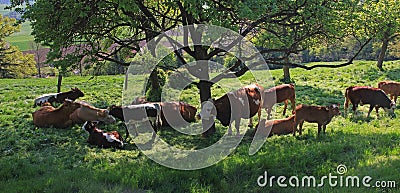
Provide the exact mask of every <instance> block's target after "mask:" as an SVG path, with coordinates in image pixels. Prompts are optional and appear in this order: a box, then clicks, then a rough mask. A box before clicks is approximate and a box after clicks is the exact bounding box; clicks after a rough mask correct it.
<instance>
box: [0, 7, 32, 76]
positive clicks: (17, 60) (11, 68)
mask: <svg viewBox="0 0 400 193" xmlns="http://www.w3.org/2000/svg"><path fill="white" fill-rule="evenodd" d="M20 27H21V26H20V25H16V20H15V19H14V18H8V17H3V16H2V15H0V78H2V77H8V78H19V77H24V76H30V75H32V74H33V73H35V70H32V65H33V67H34V65H35V63H34V60H33V55H29V54H26V55H24V54H22V52H21V51H20V50H19V49H18V48H17V47H15V46H10V45H9V44H8V43H7V42H5V40H4V38H5V37H8V36H10V35H11V34H13V33H14V32H18V31H19V30H20Z"/></svg>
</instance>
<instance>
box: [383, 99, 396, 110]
mask: <svg viewBox="0 0 400 193" xmlns="http://www.w3.org/2000/svg"><path fill="white" fill-rule="evenodd" d="M395 109H396V103H395V102H393V101H391V102H390V105H389V108H383V110H385V111H386V112H389V113H394V110H395Z"/></svg>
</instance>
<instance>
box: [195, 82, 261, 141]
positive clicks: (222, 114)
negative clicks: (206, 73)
mask: <svg viewBox="0 0 400 193" xmlns="http://www.w3.org/2000/svg"><path fill="white" fill-rule="evenodd" d="M260 104H261V92H260V87H259V86H258V85H255V84H253V85H249V86H246V87H243V88H240V89H239V90H236V91H233V92H229V93H227V94H225V95H223V96H222V97H221V98H219V99H217V100H212V99H209V100H208V101H206V102H204V103H203V104H202V108H201V111H200V114H199V116H200V118H201V119H203V120H210V119H215V118H217V119H218V120H219V121H221V124H222V125H223V126H229V129H228V134H229V135H231V134H232V128H231V124H232V122H233V121H235V127H236V135H239V134H240V133H239V126H240V119H241V118H245V119H249V118H251V117H253V116H254V115H255V114H256V113H257V112H258V109H259V108H260Z"/></svg>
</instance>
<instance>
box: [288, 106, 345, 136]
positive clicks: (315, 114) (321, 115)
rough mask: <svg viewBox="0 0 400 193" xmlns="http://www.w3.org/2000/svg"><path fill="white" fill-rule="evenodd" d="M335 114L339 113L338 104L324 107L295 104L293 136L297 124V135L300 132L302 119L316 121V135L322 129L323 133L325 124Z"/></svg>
mask: <svg viewBox="0 0 400 193" xmlns="http://www.w3.org/2000/svg"><path fill="white" fill-rule="evenodd" d="M336 115H340V111H339V105H335V104H333V105H329V106H326V107H323V106H308V105H303V104H300V105H297V107H296V108H295V118H294V128H293V136H295V135H296V129H297V125H299V135H301V134H302V128H303V123H304V121H307V122H310V123H318V135H319V134H320V132H321V130H322V129H323V131H324V133H325V130H326V125H327V124H329V123H330V122H331V120H332V118H333V117H334V116H336Z"/></svg>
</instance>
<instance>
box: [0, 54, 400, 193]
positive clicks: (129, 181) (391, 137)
mask: <svg viewBox="0 0 400 193" xmlns="http://www.w3.org/2000/svg"><path fill="white" fill-rule="evenodd" d="M384 67H385V69H386V71H384V72H381V71H378V70H377V69H376V67H375V62H367V61H357V62H356V64H354V65H350V66H348V67H343V68H338V69H314V70H311V71H306V70H303V69H298V68H297V69H291V75H292V78H293V80H294V81H295V85H296V97H297V101H296V103H297V104H300V103H305V104H313V105H328V104H330V103H339V104H341V106H340V110H341V111H342V115H341V116H338V117H335V118H333V120H332V122H331V123H330V124H329V125H328V126H327V132H326V134H325V135H321V136H319V137H317V135H316V133H317V125H316V124H312V123H305V124H304V127H303V135H302V136H298V135H297V136H296V137H293V136H292V135H288V136H273V137H271V138H268V139H267V141H266V143H265V144H264V145H263V146H262V148H261V149H260V151H259V152H257V153H256V154H255V155H252V156H250V155H249V151H248V150H249V146H250V143H251V141H252V136H251V132H252V131H254V129H250V130H249V131H247V133H246V135H245V137H244V139H243V141H242V142H241V143H240V145H239V146H238V148H237V149H236V150H235V151H234V153H232V154H231V155H229V156H228V157H227V158H226V159H224V160H223V161H220V162H219V163H217V164H216V165H213V166H211V167H207V168H204V169H200V170H195V171H180V170H174V169H170V168H166V167H164V166H161V165H159V164H157V163H155V162H154V161H152V160H151V159H149V158H147V157H146V156H145V155H144V154H143V153H141V151H140V150H139V149H138V148H137V147H136V146H135V144H134V142H133V141H134V140H135V139H132V140H131V141H129V142H127V145H126V147H125V149H124V150H114V149H100V148H97V147H94V146H90V145H88V143H87V142H86V139H87V136H88V135H87V134H86V133H85V132H84V131H82V130H81V128H80V127H81V125H75V126H74V127H72V128H69V129H55V128H36V127H35V126H33V123H32V117H31V113H32V112H33V111H35V110H36V109H38V108H33V107H32V106H33V100H34V98H35V97H37V96H39V95H41V94H44V93H51V92H54V91H55V90H56V84H57V79H56V78H46V79H16V80H15V79H1V80H0V88H1V89H0V112H1V113H0V128H1V129H0V138H1V140H0V153H1V158H0V168H1V169H0V192H136V191H138V190H150V191H152V192H360V193H365V192H399V191H400V189H399V184H398V183H399V182H400V176H399V175H398V174H399V168H400V130H399V128H400V122H399V114H400V108H399V107H398V108H397V109H396V111H395V112H396V114H397V117H391V116H389V115H388V114H387V113H385V112H384V111H383V110H379V115H380V116H379V117H376V114H375V113H374V112H373V113H371V117H370V118H366V113H367V107H368V105H366V106H363V107H361V108H359V109H358V110H359V114H360V115H354V114H353V113H352V112H350V113H348V114H344V113H343V107H342V104H343V102H344V97H343V94H344V90H345V88H346V87H348V86H350V85H369V86H377V83H378V82H379V81H381V80H386V79H391V80H394V81H400V61H394V62H386V63H385V64H384ZM266 73H268V72H267V71H256V72H254V74H255V75H256V76H257V77H263V76H265V75H266ZM271 74H272V76H273V77H274V78H275V83H276V84H280V83H279V82H278V80H279V79H280V78H281V77H282V76H283V75H282V71H281V70H273V71H271ZM123 79H124V76H123V75H120V76H99V77H95V78H92V77H78V76H74V77H65V78H64V79H63V87H62V90H63V91H66V90H69V89H70V88H71V87H75V86H77V87H79V88H80V89H81V90H82V91H83V92H84V93H85V96H84V97H83V98H81V100H85V101H88V102H90V103H92V104H93V105H95V106H97V107H101V108H106V107H107V106H109V105H111V104H120V103H121V97H122V88H123ZM240 79H241V81H242V82H243V83H244V84H248V83H252V81H251V80H250V79H251V74H250V73H247V74H246V75H244V76H243V77H241V78H240ZM224 81H225V82H226V84H229V82H233V81H237V80H233V79H232V80H224ZM259 83H260V84H261V85H265V84H266V83H267V80H262V81H261V82H259ZM142 86H143V85H137V88H142ZM215 89H216V90H215V92H213V94H214V95H215V97H219V96H221V95H222V94H223V93H222V91H221V90H218V88H217V87H215ZM196 93H198V91H197V89H195V88H192V89H191V90H187V91H185V93H183V94H181V99H182V100H184V101H186V102H189V103H191V104H194V105H196V106H198V105H199V102H198V96H197V94H196ZM282 106H283V105H282V104H279V105H277V114H276V116H277V118H282V117H284V116H282V115H281V112H282ZM291 110H292V109H291V108H290V107H289V112H290V111H291ZM263 113H265V112H263ZM264 115H265V114H264ZM246 124H247V121H246V120H243V121H242V126H243V128H242V129H243V130H245V129H246V126H245V125H246ZM123 125H124V124H123V123H122V122H118V123H116V124H110V125H101V128H102V129H105V130H110V131H111V130H117V131H119V132H121V133H123V135H124V128H123ZM226 129H227V128H226V127H223V126H222V125H220V124H219V123H217V133H216V134H215V135H213V136H212V137H210V138H202V137H199V136H187V135H182V134H181V133H178V132H176V131H173V130H172V129H170V128H163V129H162V130H161V131H160V132H159V134H160V135H161V137H162V139H164V140H165V141H167V142H168V143H170V144H173V145H175V146H176V147H179V148H189V149H197V148H204V147H207V146H209V145H211V144H213V143H214V142H216V141H217V140H218V139H219V138H220V137H221V136H222V135H223V133H224V132H225V131H226ZM341 164H342V165H345V166H346V167H347V171H346V172H345V173H344V174H338V172H337V167H338V166H339V165H341ZM266 171H267V172H268V176H276V177H278V176H285V177H286V178H289V177H290V176H298V177H303V176H315V177H316V178H317V179H318V182H319V179H321V177H322V176H328V175H336V176H338V177H346V176H360V177H364V176H371V177H372V182H375V181H377V180H381V181H396V182H397V186H396V187H395V188H378V187H369V188H367V187H364V186H363V185H360V187H346V186H345V185H343V184H342V185H339V184H337V185H336V186H335V187H331V186H329V184H328V181H327V179H326V181H325V184H324V186H323V187H301V188H292V187H286V188H282V187H278V185H277V179H276V178H275V179H272V181H273V183H274V185H273V186H272V187H270V186H266V187H260V186H258V185H257V180H258V179H259V177H260V176H261V175H264V174H265V172H266ZM286 182H287V179H286Z"/></svg>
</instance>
